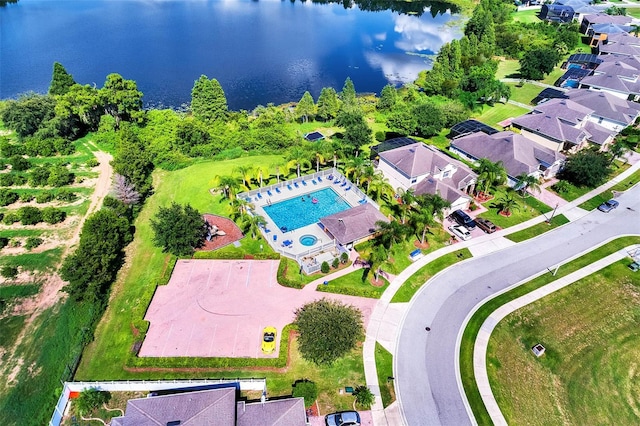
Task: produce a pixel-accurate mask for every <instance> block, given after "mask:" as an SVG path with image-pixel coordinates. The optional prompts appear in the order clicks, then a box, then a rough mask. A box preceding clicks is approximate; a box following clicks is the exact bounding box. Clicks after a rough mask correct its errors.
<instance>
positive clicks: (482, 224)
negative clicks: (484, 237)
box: [476, 217, 498, 234]
mask: <svg viewBox="0 0 640 426" xmlns="http://www.w3.org/2000/svg"><path fill="white" fill-rule="evenodd" d="M476 225H478V228H480V229H482V230H483V231H484V232H486V233H487V234H493V233H494V232H496V231H497V230H498V228H497V227H496V225H494V224H493V222H491V221H490V220H488V219H483V218H481V217H477V218H476Z"/></svg>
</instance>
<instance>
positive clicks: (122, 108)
mask: <svg viewBox="0 0 640 426" xmlns="http://www.w3.org/2000/svg"><path fill="white" fill-rule="evenodd" d="M99 94H100V99H101V101H102V105H103V107H104V110H105V112H106V113H107V114H109V115H111V116H112V117H113V118H114V119H115V127H116V129H118V128H119V127H120V122H121V121H130V120H137V119H139V118H140V117H141V116H142V115H141V112H142V111H141V109H142V92H141V91H139V90H138V86H137V84H136V82H135V81H133V80H125V79H124V78H122V76H121V75H120V74H116V73H113V74H109V75H108V76H107V80H106V81H105V83H104V86H103V87H102V89H100V91H99Z"/></svg>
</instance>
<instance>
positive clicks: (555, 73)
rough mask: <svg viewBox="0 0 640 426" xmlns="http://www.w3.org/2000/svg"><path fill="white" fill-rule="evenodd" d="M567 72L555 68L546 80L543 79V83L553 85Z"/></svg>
mask: <svg viewBox="0 0 640 426" xmlns="http://www.w3.org/2000/svg"><path fill="white" fill-rule="evenodd" d="M565 72H566V70H563V69H562V68H560V67H555V68H554V69H553V71H551V72H550V73H549V74H547V76H546V77H545V78H543V79H542V82H543V83H547V84H553V83H555V82H556V80H558V79H559V78H560V77H562V75H563V74H564V73H565Z"/></svg>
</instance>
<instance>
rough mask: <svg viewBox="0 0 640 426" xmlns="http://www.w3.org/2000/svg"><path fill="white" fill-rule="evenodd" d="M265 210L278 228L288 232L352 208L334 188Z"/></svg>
mask: <svg viewBox="0 0 640 426" xmlns="http://www.w3.org/2000/svg"><path fill="white" fill-rule="evenodd" d="M314 198H315V199H317V200H318V202H317V203H315V204H314V203H313V201H312V200H313V199H314ZM303 199H304V201H303ZM263 208H264V211H265V213H266V214H268V215H269V217H270V218H271V220H273V221H274V222H275V223H276V226H277V227H278V228H280V229H282V228H283V227H286V228H287V231H293V230H295V229H298V228H302V227H303V226H307V225H310V224H312V223H316V222H318V220H319V219H320V218H323V217H325V216H330V215H332V214H334V213H338V212H341V211H343V210H347V209H350V208H351V206H350V205H349V204H348V203H347V202H346V201H345V200H344V199H343V198H342V197H341V196H339V195H338V194H337V193H336V192H335V191H334V190H333V189H332V188H324V189H321V190H319V191H313V192H309V193H307V194H305V195H304V197H302V196H300V197H295V198H290V199H288V200H284V201H280V202H279V203H274V204H272V205H270V206H264V207H263Z"/></svg>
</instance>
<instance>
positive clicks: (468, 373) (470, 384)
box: [460, 237, 640, 424]
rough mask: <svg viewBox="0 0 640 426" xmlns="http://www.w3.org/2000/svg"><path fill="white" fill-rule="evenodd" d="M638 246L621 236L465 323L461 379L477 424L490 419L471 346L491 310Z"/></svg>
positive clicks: (637, 240) (509, 294) (488, 306)
mask: <svg viewBox="0 0 640 426" xmlns="http://www.w3.org/2000/svg"><path fill="white" fill-rule="evenodd" d="M638 243H640V238H638V237H623V238H618V239H617V240H614V241H611V242H609V243H607V244H606V245H604V246H602V247H599V248H597V249H595V250H593V251H592V252H589V253H587V254H585V255H583V256H581V257H579V258H578V259H575V260H573V261H572V262H570V263H568V264H566V265H563V266H561V267H560V268H559V269H558V272H557V274H556V276H553V275H551V274H545V275H542V276H540V277H538V278H535V279H534V280H532V281H529V282H528V283H525V284H523V285H521V286H519V287H516V288H514V289H513V290H510V291H508V292H506V293H503V294H501V295H499V296H497V297H496V298H494V299H492V300H490V301H488V302H487V303H485V304H484V305H482V307H481V308H480V309H478V310H477V311H476V312H475V313H474V314H473V316H472V317H471V319H470V320H469V322H468V323H467V327H466V328H465V330H464V333H463V335H462V341H461V344H460V375H461V377H462V383H463V385H464V390H465V393H466V395H467V399H468V400H469V404H470V405H471V408H472V410H473V414H474V416H475V418H476V421H477V422H478V424H491V418H490V417H489V414H488V413H487V411H486V408H485V406H484V404H483V402H482V398H481V397H480V393H479V391H478V387H477V384H476V382H475V375H474V372H473V347H474V344H475V340H476V336H477V335H478V331H479V330H480V327H481V326H482V324H483V323H484V321H485V319H486V318H487V317H488V316H489V315H490V314H491V313H492V312H493V311H495V310H496V309H498V308H499V307H500V306H502V305H504V304H506V303H508V302H509V301H511V300H513V299H516V298H518V297H520V296H522V295H525V294H527V293H529V292H531V291H533V290H535V289H537V288H540V287H542V286H543V285H545V284H548V283H550V282H552V281H555V280H557V279H559V278H562V277H564V276H566V275H568V274H570V273H572V272H574V271H577V270H578V269H581V268H583V267H585V266H587V265H590V264H591V263H593V262H594V261H596V260H598V259H601V258H603V257H605V256H607V255H609V254H611V253H614V252H615V251H617V250H620V249H621V248H624V247H627V246H629V245H631V244H638Z"/></svg>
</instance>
